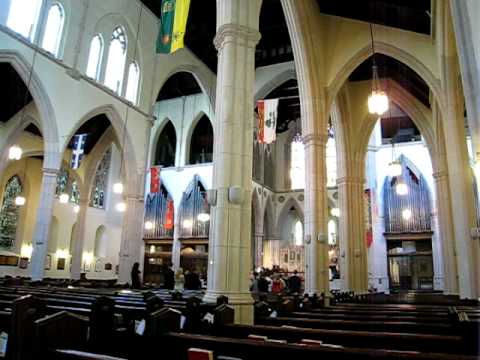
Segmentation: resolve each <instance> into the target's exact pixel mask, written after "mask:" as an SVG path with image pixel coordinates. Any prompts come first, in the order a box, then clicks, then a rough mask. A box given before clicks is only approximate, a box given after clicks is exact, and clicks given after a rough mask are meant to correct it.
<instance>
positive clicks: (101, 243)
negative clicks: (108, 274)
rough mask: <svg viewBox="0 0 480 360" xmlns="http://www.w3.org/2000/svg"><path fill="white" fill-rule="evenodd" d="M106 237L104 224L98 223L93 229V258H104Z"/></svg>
mask: <svg viewBox="0 0 480 360" xmlns="http://www.w3.org/2000/svg"><path fill="white" fill-rule="evenodd" d="M107 248H108V239H107V229H106V228H105V225H100V226H99V227H98V228H97V230H96V231H95V244H94V250H93V255H94V256H95V258H97V259H99V258H104V257H106V256H107Z"/></svg>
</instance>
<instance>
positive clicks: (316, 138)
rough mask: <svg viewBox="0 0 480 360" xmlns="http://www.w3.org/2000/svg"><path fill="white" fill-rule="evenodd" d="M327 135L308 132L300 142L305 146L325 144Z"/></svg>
mask: <svg viewBox="0 0 480 360" xmlns="http://www.w3.org/2000/svg"><path fill="white" fill-rule="evenodd" d="M327 141H328V135H327V134H325V135H321V134H308V135H304V136H303V137H302V142H303V144H304V145H305V146H310V145H315V146H325V147H326V146H327Z"/></svg>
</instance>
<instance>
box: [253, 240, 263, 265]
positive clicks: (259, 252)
mask: <svg viewBox="0 0 480 360" xmlns="http://www.w3.org/2000/svg"><path fill="white" fill-rule="evenodd" d="M263 237H264V235H263V232H262V233H255V267H261V266H263Z"/></svg>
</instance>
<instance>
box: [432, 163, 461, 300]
mask: <svg viewBox="0 0 480 360" xmlns="http://www.w3.org/2000/svg"><path fill="white" fill-rule="evenodd" d="M433 181H434V183H435V193H436V195H437V197H436V205H437V214H438V215H437V218H438V230H439V231H438V234H437V237H438V238H439V243H440V245H441V249H442V258H443V274H444V279H443V291H444V293H445V294H452V295H454V294H458V271H457V258H456V254H455V241H454V235H453V223H452V219H453V218H452V212H451V208H450V190H449V188H448V175H447V172H446V171H439V172H435V173H434V174H433ZM432 245H433V244H432Z"/></svg>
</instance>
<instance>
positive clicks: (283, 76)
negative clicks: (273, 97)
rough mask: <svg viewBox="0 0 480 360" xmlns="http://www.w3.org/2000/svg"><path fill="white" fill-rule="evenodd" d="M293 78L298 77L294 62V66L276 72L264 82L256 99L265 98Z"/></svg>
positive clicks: (257, 92) (256, 94)
mask: <svg viewBox="0 0 480 360" xmlns="http://www.w3.org/2000/svg"><path fill="white" fill-rule="evenodd" d="M293 79H297V73H296V72H295V65H294V64H293V63H292V68H288V69H284V70H282V71H281V72H279V73H277V74H274V76H273V78H271V79H270V80H269V81H267V82H266V83H265V84H263V85H262V87H261V88H260V89H258V90H257V91H256V93H255V101H257V100H260V99H263V98H264V97H265V96H267V95H268V94H270V93H271V92H272V91H273V90H275V89H276V88H277V87H279V86H280V85H282V84H283V83H284V82H287V81H288V80H293Z"/></svg>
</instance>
